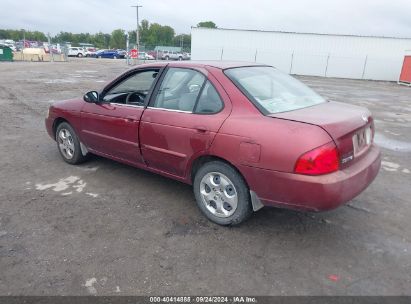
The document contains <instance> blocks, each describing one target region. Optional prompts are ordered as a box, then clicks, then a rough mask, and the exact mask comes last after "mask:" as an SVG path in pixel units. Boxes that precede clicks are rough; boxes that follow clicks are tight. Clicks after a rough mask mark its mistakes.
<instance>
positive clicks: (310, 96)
mask: <svg viewBox="0 0 411 304" xmlns="http://www.w3.org/2000/svg"><path fill="white" fill-rule="evenodd" d="M224 73H225V74H226V75H227V76H228V77H229V78H230V79H231V81H233V82H234V84H236V85H237V86H238V87H239V89H240V90H241V91H242V92H243V93H244V94H245V95H246V96H247V97H248V98H249V99H250V100H251V101H252V102H253V103H254V104H255V105H256V106H257V108H258V109H260V111H262V112H263V113H264V114H265V115H268V114H275V113H280V112H287V111H293V110H298V109H302V108H306V107H310V106H313V105H316V104H319V103H323V102H326V101H325V99H324V98H322V97H321V96H320V95H318V94H317V93H315V92H314V91H313V90H311V89H310V88H309V87H307V86H306V85H304V84H303V83H301V82H300V81H298V80H297V79H295V78H293V77H291V76H289V75H287V74H285V73H282V72H280V71H278V70H276V69H274V68H272V67H242V68H232V69H227V70H225V71H224Z"/></svg>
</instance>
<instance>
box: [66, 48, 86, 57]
mask: <svg viewBox="0 0 411 304" xmlns="http://www.w3.org/2000/svg"><path fill="white" fill-rule="evenodd" d="M84 53H85V52H84V49H83V48H80V47H69V48H68V52H67V56H69V57H83V56H84Z"/></svg>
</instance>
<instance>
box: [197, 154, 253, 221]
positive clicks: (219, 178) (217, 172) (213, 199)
mask: <svg viewBox="0 0 411 304" xmlns="http://www.w3.org/2000/svg"><path fill="white" fill-rule="evenodd" d="M193 186H194V195H195V197H196V201H197V205H198V207H199V208H200V210H201V211H202V212H203V213H204V215H205V216H206V217H207V218H208V219H209V220H211V221H212V222H214V223H217V224H219V225H224V226H227V225H238V224H240V223H242V222H243V221H245V220H246V219H247V218H248V217H249V216H250V215H251V214H252V205H251V199H250V194H249V191H248V186H247V184H246V183H245V181H244V179H243V177H242V176H241V175H240V174H239V173H238V172H237V171H236V170H235V169H234V168H233V167H232V166H230V165H229V164H226V163H224V162H221V161H212V162H208V163H206V164H205V165H203V166H202V167H201V168H200V169H199V170H198V171H197V172H196V175H195V178H194V185H193Z"/></svg>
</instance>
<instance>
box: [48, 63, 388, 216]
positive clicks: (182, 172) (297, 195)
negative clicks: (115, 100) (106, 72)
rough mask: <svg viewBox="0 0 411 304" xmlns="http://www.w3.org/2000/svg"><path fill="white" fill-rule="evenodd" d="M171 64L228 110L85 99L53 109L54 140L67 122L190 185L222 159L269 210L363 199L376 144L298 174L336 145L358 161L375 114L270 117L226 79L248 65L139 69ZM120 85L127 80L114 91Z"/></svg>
mask: <svg viewBox="0 0 411 304" xmlns="http://www.w3.org/2000/svg"><path fill="white" fill-rule="evenodd" d="M167 65H168V66H175V67H187V68H191V69H196V70H198V71H200V72H202V73H203V74H204V75H205V76H206V77H207V78H208V80H209V81H210V82H212V84H213V85H214V86H215V88H216V90H217V91H218V93H219V94H220V96H221V99H222V101H223V102H224V109H223V110H222V111H221V112H219V113H217V114H211V115H199V114H193V113H183V112H173V111H165V110H161V109H152V108H147V107H128V106H126V105H116V104H110V103H100V104H93V103H86V102H84V101H83V100H80V99H78V100H70V101H62V102H58V103H55V104H54V105H53V106H52V107H51V108H50V116H49V117H48V118H47V119H46V127H47V131H48V133H49V134H50V136H52V137H53V138H54V131H55V130H54V123H55V121H56V119H65V120H66V121H68V122H69V123H70V124H71V125H72V126H73V127H74V129H75V131H76V133H77V134H78V136H79V138H80V140H81V141H82V143H83V144H84V145H85V146H86V147H87V148H88V149H89V150H90V151H91V152H93V153H95V154H98V155H102V156H105V157H108V158H111V159H114V160H117V161H120V162H123V163H127V164H130V165H133V166H135V167H138V168H143V169H146V170H149V171H152V172H156V173H159V174H162V175H165V176H168V177H171V178H174V179H177V180H180V181H183V182H186V183H189V184H191V182H192V176H191V172H192V170H191V169H192V166H193V164H194V163H195V161H196V160H198V159H199V158H200V157H204V156H212V157H218V158H220V159H223V160H225V161H227V162H229V163H231V164H232V165H233V166H234V167H236V168H237V170H238V171H239V172H240V173H241V174H242V175H243V177H244V179H245V180H246V182H247V184H248V186H249V187H250V190H252V191H254V192H255V193H256V194H257V195H258V197H259V198H260V199H261V201H262V202H263V204H265V205H269V206H278V207H287V208H293V209H307V210H317V211H318V210H327V209H332V208H335V207H338V206H339V205H341V204H342V203H345V202H347V201H349V200H350V199H352V198H353V197H355V196H356V195H358V194H359V193H361V192H362V191H363V190H364V189H365V188H367V186H368V185H369V184H370V183H371V182H372V181H373V179H374V178H375V177H376V175H377V173H378V171H379V168H380V162H381V159H380V152H379V149H378V147H376V146H375V145H374V144H371V145H370V146H369V147H368V149H367V150H366V151H365V152H364V153H362V154H361V155H360V156H359V157H356V158H354V159H353V160H351V161H349V162H347V163H345V164H341V165H340V167H339V170H338V171H336V172H333V173H330V174H325V175H319V176H308V175H302V174H295V173H294V168H295V165H296V162H297V160H298V159H299V158H300V156H302V155H303V154H305V153H306V152H308V151H311V150H313V149H315V148H317V147H320V146H323V145H325V144H327V143H330V142H334V143H335V145H336V147H337V149H338V152H339V155H340V157H343V156H344V155H350V153H351V155H352V150H353V146H352V136H353V134H355V132H357V131H358V130H361V129H363V128H364V127H366V126H369V125H372V126H373V121H372V118H371V116H370V113H369V111H368V110H367V109H365V108H361V107H356V106H350V105H347V104H343V103H337V102H328V103H324V104H320V105H317V106H313V107H310V108H306V109H301V110H296V111H292V112H287V113H279V114H275V115H272V116H264V115H263V114H261V113H260V112H259V111H258V110H257V109H256V107H255V106H254V105H253V104H252V103H251V102H250V101H249V100H248V99H247V98H246V97H245V96H244V95H243V94H242V93H241V92H240V91H239V89H238V88H237V87H236V86H235V85H234V84H233V83H232V82H231V81H230V80H229V79H228V78H227V77H226V76H225V75H224V73H223V70H222V69H224V68H229V67H236V66H241V65H244V63H240V64H237V63H230V62H203V63H195V62H175V63H174V62H173V63H155V64H153V65H140V66H139V67H138V68H136V69H142V68H146V67H154V66H155V67H165V66H167ZM118 79H121V76H120V77H119V78H116V79H115V80H113V81H112V82H111V83H110V84H109V85H108V86H111V85H114V84H115V83H116V81H118ZM103 92H104V91H103ZM364 117H365V118H366V119H364Z"/></svg>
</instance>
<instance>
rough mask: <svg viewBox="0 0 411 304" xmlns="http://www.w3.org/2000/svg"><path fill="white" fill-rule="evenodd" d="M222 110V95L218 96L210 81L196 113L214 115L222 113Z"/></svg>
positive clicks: (198, 103) (206, 85) (205, 87)
mask: <svg viewBox="0 0 411 304" xmlns="http://www.w3.org/2000/svg"><path fill="white" fill-rule="evenodd" d="M222 108H223V102H222V101H221V98H220V95H218V93H217V91H216V89H215V88H214V86H213V85H212V84H211V83H210V81H207V82H206V84H205V86H204V88H203V91H202V92H201V95H200V98H199V99H198V102H197V105H196V107H195V110H194V113H198V114H213V113H217V112H220V111H221V109H222Z"/></svg>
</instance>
